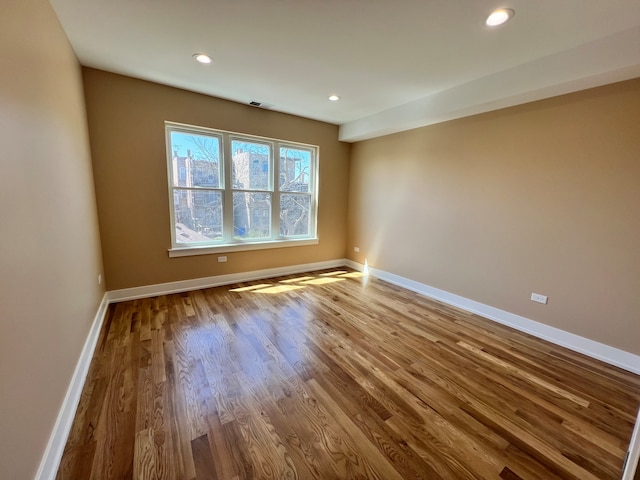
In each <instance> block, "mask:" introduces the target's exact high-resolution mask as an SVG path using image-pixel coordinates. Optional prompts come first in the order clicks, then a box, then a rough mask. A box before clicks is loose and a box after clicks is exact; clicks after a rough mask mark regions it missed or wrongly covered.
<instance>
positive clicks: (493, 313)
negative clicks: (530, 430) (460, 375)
mask: <svg viewBox="0 0 640 480" xmlns="http://www.w3.org/2000/svg"><path fill="white" fill-rule="evenodd" d="M342 266H348V267H351V268H353V269H355V270H359V271H363V270H364V269H365V266H364V265H362V264H360V263H357V262H354V261H352V260H347V259H336V260H329V261H325V262H316V263H306V264H302V265H292V266H288V267H278V268H269V269H264V270H254V271H250V272H243V273H234V274H228V275H217V276H212V277H204V278H197V279H193V280H182V281H178V282H169V283H161V284H156V285H147V286H143V287H134V288H125V289H122V290H112V291H109V292H106V293H105V294H104V297H103V298H102V302H101V303H100V306H99V307H98V311H97V313H96V316H95V318H94V320H93V324H92V326H91V329H90V331H89V335H88V336H87V340H86V341H85V344H84V347H83V348H82V352H81V354H80V358H79V360H78V363H77V365H76V369H75V371H74V373H73V377H72V379H71V383H70V384H69V388H68V390H67V394H66V396H65V398H64V401H63V403H62V407H61V409H60V412H59V414H58V418H57V420H56V423H55V426H54V427H53V431H52V432H51V436H50V438H49V443H48V444H47V447H46V449H45V452H44V455H43V457H42V460H41V462H40V467H39V468H38V473H37V474H36V476H35V480H54V479H55V477H56V474H57V472H58V468H59V466H60V461H61V459H62V454H63V452H64V447H65V445H66V442H67V437H68V435H69V432H70V430H71V426H72V423H73V419H74V417H75V412H76V410H77V408H78V403H79V402H80V396H81V394H82V389H83V387H84V382H85V380H86V377H87V373H88V371H89V366H90V364H91V359H92V358H93V353H94V350H95V348H96V344H97V342H98V338H99V336H100V331H101V329H102V324H103V322H104V318H105V314H106V312H107V307H108V305H109V304H110V303H113V302H119V301H124V300H133V299H136V298H144V297H150V296H155V295H164V294H169V293H177V292H184V291H189V290H197V289H200V288H207V287H216V286H221V285H229V284H232V283H238V282H247V281H251V280H260V279H263V278H269V277H278V276H282V275H293V274H297V273H304V272H309V271H313V270H323V269H327V268H337V267H342ZM367 268H368V272H369V273H370V274H371V275H373V276H375V277H377V278H380V279H381V280H385V281H387V282H389V283H392V284H394V285H398V286H401V287H403V288H406V289H407V290H411V291H413V292H416V293H419V294H421V295H425V296H427V297H430V298H433V299H435V300H438V301H441V302H444V303H446V304H449V305H452V306H455V307H459V308H462V309H463V310H466V311H469V312H472V313H477V314H478V315H481V316H483V317H485V318H487V319H489V320H493V321H495V322H498V323H501V324H504V325H508V326H510V327H512V328H515V329H516V330H520V331H523V332H526V333H529V334H531V335H534V336H536V337H538V338H542V339H544V340H548V341H550V342H552V343H555V344H557V345H561V346H563V347H566V348H569V349H571V350H575V351H577V352H580V353H583V354H585V355H588V356H590V357H593V358H597V359H599V360H602V361H604V362H607V363H610V364H612V365H616V366H618V367H620V368H623V369H625V370H628V371H630V372H633V373H637V374H640V356H638V355H634V354H631V353H628V352H624V351H622V350H619V349H616V348H613V347H609V346H608V345H604V344H602V343H598V342H595V341H593V340H589V339H587V338H583V337H580V336H578V335H574V334H572V333H568V332H565V331H563V330H560V329H557V328H554V327H550V326H548V325H544V324H541V323H539V322H536V321H534V320H530V319H528V318H525V317H521V316H519V315H515V314H512V313H509V312H506V311H504V310H500V309H497V308H494V307H491V306H489V305H484V304H482V303H479V302H476V301H474V300H470V299H468V298H465V297H461V296H459V295H455V294H453V293H449V292H446V291H444V290H440V289H437V288H434V287H431V286H429V285H425V284H423V283H420V282H416V281H414V280H410V279H408V278H404V277H401V276H399V275H395V274H393V273H389V272H385V271H384V270H379V269H377V268H372V267H367ZM629 451H630V453H629V459H628V461H627V466H626V468H625V472H624V476H623V479H622V480H633V474H634V472H635V468H636V465H637V464H638V458H639V457H640V413H639V418H638V421H637V423H636V426H635V429H634V432H633V436H632V437H631V443H630V445H629Z"/></svg>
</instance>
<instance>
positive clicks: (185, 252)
mask: <svg viewBox="0 0 640 480" xmlns="http://www.w3.org/2000/svg"><path fill="white" fill-rule="evenodd" d="M318 243H319V241H318V239H317V238H305V239H300V240H273V241H268V242H260V243H230V244H229V243H228V244H224V245H204V246H199V247H197V246H186V247H176V248H170V249H169V257H172V258H173V257H190V256H192V255H211V254H214V253H230V252H244V251H247V250H266V249H272V248H284V247H301V246H305V245H317V244H318Z"/></svg>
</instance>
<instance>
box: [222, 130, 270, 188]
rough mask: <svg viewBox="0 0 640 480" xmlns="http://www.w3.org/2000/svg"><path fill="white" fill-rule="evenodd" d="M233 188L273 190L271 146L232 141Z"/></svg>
mask: <svg viewBox="0 0 640 480" xmlns="http://www.w3.org/2000/svg"><path fill="white" fill-rule="evenodd" d="M231 152H232V154H233V166H232V170H231V172H232V175H231V176H232V181H233V188H236V189H241V190H271V188H270V186H271V182H270V181H269V178H270V176H271V147H270V146H269V145H266V144H264V143H252V142H245V141H242V140H232V141H231Z"/></svg>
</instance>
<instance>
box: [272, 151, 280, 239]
mask: <svg viewBox="0 0 640 480" xmlns="http://www.w3.org/2000/svg"><path fill="white" fill-rule="evenodd" d="M272 181H273V184H272V190H273V194H272V196H271V197H272V198H271V237H272V238H274V239H277V238H280V142H274V145H273V177H272Z"/></svg>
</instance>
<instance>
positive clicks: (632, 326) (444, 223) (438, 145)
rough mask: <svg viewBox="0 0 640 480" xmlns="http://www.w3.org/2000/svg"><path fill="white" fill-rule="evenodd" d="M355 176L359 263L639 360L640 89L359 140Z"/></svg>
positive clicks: (610, 90) (635, 84)
mask: <svg viewBox="0 0 640 480" xmlns="http://www.w3.org/2000/svg"><path fill="white" fill-rule="evenodd" d="M350 175H351V176H350V190H349V200H350V208H349V217H348V219H349V233H348V251H349V252H350V253H349V255H350V256H351V258H353V259H354V260H357V261H360V262H364V261H365V259H366V260H368V262H369V264H370V265H371V266H373V267H377V268H379V269H382V270H385V271H388V272H392V273H395V274H397V275H401V276H404V277H407V278H410V279H413V280H416V281H419V282H422V283H425V284H428V285H431V286H433V287H437V288H440V289H443V290H446V291H449V292H453V293H455V294H458V295H462V296H464V297H467V298H470V299H473V300H476V301H479V302H482V303H484V304H488V305H491V306H494V307H497V308H501V309H504V310H507V311H509V312H512V313H516V314H519V315H522V316H525V317H527V318H530V319H534V320H537V321H539V322H542V323H545V324H548V325H552V326H554V327H557V328H560V329H562V330H566V331H568V332H572V333H575V334H578V335H581V336H584V337H587V338H590V339H593V340H596V341H599V342H602V343H605V344H608V345H611V346H614V347H617V348H620V349H623V350H626V351H629V352H632V353H635V354H640V316H639V313H638V312H640V210H639V209H640V79H636V80H633V81H628V82H624V83H620V84H614V85H610V86H605V87H601V88H597V89H593V90H588V91H583V92H579V93H575V94H571V95H566V96H562V97H557V98H553V99H549V100H545V101H540V102H535V103H531V104H527V105H522V106H518V107H514V108H509V109H505V110H500V111H496V112H492V113H487V114H483V115H478V116H474V117H469V118H466V119H460V120H455V121H451V122H447V123H444V124H440V125H434V126H429V127H424V128H420V129H416V130H413V131H409V132H404V133H399V134H395V135H390V136H387V137H382V138H378V139H374V140H369V141H364V142H361V143H358V144H355V145H354V146H353V149H352V157H351V173H350ZM355 245H357V246H359V247H360V253H359V254H355V253H354V252H353V246H355ZM531 292H537V293H541V294H544V295H548V296H549V303H548V305H540V304H536V303H533V302H531V301H530V300H529V297H530V295H531Z"/></svg>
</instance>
